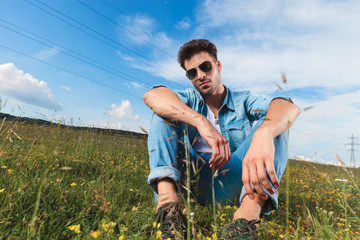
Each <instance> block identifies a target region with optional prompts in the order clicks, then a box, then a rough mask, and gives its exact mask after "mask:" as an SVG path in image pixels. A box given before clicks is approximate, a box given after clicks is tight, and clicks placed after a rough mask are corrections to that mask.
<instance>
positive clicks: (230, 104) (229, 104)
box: [222, 85, 235, 111]
mask: <svg viewBox="0 0 360 240" xmlns="http://www.w3.org/2000/svg"><path fill="white" fill-rule="evenodd" d="M224 87H225V88H226V96H225V99H224V103H223V105H222V107H223V106H225V105H226V107H227V108H228V109H230V110H233V111H234V110H235V107H234V103H233V99H232V92H231V90H230V88H227V87H226V86H225V85H224Z"/></svg>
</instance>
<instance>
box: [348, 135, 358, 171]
mask: <svg viewBox="0 0 360 240" xmlns="http://www.w3.org/2000/svg"><path fill="white" fill-rule="evenodd" d="M348 139H350V140H351V141H350V143H346V144H345V145H350V146H351V147H350V149H349V150H348V151H351V155H350V167H356V166H355V154H354V152H357V150H355V148H354V147H355V145H360V144H359V143H355V139H358V138H356V137H354V134H352V135H351V137H349V138H348Z"/></svg>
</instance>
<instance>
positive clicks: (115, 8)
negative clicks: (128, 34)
mask: <svg viewBox="0 0 360 240" xmlns="http://www.w3.org/2000/svg"><path fill="white" fill-rule="evenodd" d="M102 1H103V2H104V3H105V4H106V5H108V6H109V7H111V8H112V9H114V10H115V11H117V12H118V13H120V14H121V15H123V16H124V17H128V15H126V14H125V13H124V12H123V11H121V10H120V9H119V8H117V7H115V6H114V5H112V4H110V3H108V2H107V1H105V0H102ZM150 32H151V33H152V34H154V32H153V31H150ZM158 37H159V38H161V39H162V40H164V41H167V39H165V38H163V37H162V36H161V35H159V36H158Z"/></svg>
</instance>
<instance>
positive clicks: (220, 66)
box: [215, 60, 222, 72]
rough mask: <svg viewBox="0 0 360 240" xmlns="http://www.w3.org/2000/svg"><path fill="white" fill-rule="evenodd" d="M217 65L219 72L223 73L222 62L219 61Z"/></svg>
mask: <svg viewBox="0 0 360 240" xmlns="http://www.w3.org/2000/svg"><path fill="white" fill-rule="evenodd" d="M215 64H216V66H217V68H218V70H219V72H221V69H222V64H221V62H220V61H219V60H217V61H216V63H215Z"/></svg>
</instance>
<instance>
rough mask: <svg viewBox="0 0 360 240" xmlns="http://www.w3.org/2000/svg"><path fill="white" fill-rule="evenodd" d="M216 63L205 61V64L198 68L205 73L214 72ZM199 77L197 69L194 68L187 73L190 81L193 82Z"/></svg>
mask: <svg viewBox="0 0 360 240" xmlns="http://www.w3.org/2000/svg"><path fill="white" fill-rule="evenodd" d="M214 62H216V61H213V62H210V61H205V62H203V63H201V64H200V65H199V66H198V68H199V69H200V70H201V71H203V72H210V71H211V70H212V63H214ZM196 75H197V69H196V68H192V69H189V70H187V71H186V76H187V77H188V79H190V80H193V79H194V78H195V77H196Z"/></svg>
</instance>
